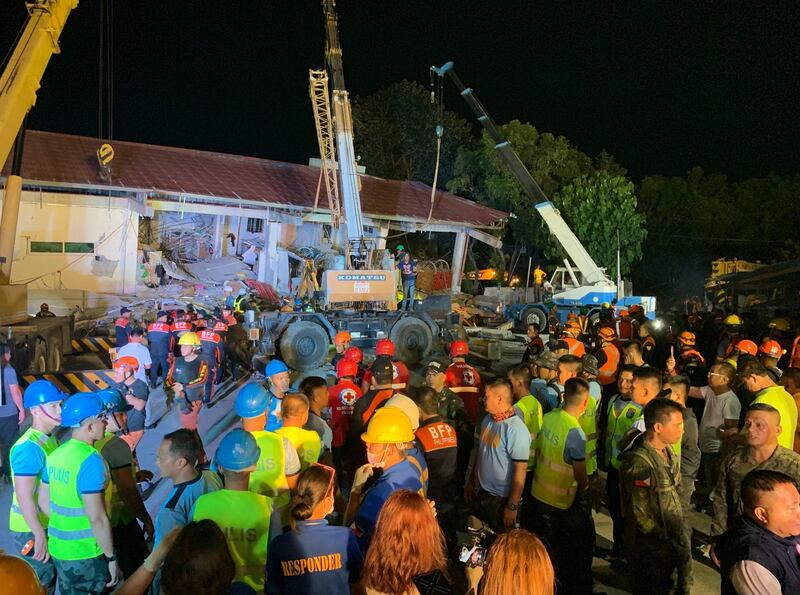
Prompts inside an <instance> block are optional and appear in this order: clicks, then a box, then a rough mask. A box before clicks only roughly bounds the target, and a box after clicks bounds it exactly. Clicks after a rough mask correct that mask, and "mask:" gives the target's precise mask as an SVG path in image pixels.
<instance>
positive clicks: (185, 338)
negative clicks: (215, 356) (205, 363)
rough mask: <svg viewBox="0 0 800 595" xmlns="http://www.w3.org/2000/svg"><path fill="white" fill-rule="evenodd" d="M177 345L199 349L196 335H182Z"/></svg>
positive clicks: (198, 339)
mask: <svg viewBox="0 0 800 595" xmlns="http://www.w3.org/2000/svg"><path fill="white" fill-rule="evenodd" d="M178 345H191V346H192V347H200V337H198V336H197V333H192V332H188V333H183V334H182V335H181V338H180V339H178Z"/></svg>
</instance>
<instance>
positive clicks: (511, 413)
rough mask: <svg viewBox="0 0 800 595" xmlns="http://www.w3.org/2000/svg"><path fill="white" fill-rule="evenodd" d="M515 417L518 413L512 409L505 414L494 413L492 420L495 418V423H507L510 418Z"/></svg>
mask: <svg viewBox="0 0 800 595" xmlns="http://www.w3.org/2000/svg"><path fill="white" fill-rule="evenodd" d="M514 415H516V411H514V408H513V407H512V408H511V409H509V410H508V411H506V412H504V413H493V414H492V418H494V421H498V422H499V421H505V420H507V419H508V418H509V417H513V416H514Z"/></svg>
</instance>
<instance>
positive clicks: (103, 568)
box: [55, 556, 110, 595]
mask: <svg viewBox="0 0 800 595" xmlns="http://www.w3.org/2000/svg"><path fill="white" fill-rule="evenodd" d="M55 563H56V570H57V571H58V590H59V592H60V593H69V594H70V595H72V594H74V593H93V594H96V595H100V594H101V593H103V592H104V591H105V589H106V583H108V581H109V579H110V577H109V575H108V562H106V559H105V558H104V557H103V556H97V557H96V558H89V559H88V560H55Z"/></svg>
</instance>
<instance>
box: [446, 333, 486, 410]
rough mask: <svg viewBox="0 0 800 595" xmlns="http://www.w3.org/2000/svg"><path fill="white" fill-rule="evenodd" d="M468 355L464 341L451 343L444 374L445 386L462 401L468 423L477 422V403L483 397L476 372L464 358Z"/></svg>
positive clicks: (479, 376)
mask: <svg viewBox="0 0 800 595" xmlns="http://www.w3.org/2000/svg"><path fill="white" fill-rule="evenodd" d="M468 354H469V345H467V342H466V341H453V342H452V343H450V361H451V362H452V363H451V364H450V366H449V367H448V368H447V371H446V372H445V376H446V379H445V381H446V383H447V386H448V387H449V388H450V390H452V391H453V392H454V393H456V394H457V395H458V396H459V397H461V399H462V400H463V401H464V408H465V409H466V410H467V414H468V415H469V420H470V422H471V423H472V424H473V425H474V424H475V423H477V422H478V402H479V401H480V399H481V397H482V396H483V383H482V382H481V375H480V374H478V371H477V370H476V369H475V368H473V367H472V366H470V365H469V364H468V363H467V361H466V359H465V358H466V357H467V355H468Z"/></svg>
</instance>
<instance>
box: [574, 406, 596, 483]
mask: <svg viewBox="0 0 800 595" xmlns="http://www.w3.org/2000/svg"><path fill="white" fill-rule="evenodd" d="M578 423H579V424H580V425H581V429H582V430H583V433H584V434H586V473H587V475H592V474H593V473H594V472H595V471H597V399H595V398H594V397H593V396H592V395H591V394H590V395H589V404H588V405H587V406H586V411H584V412H583V415H581V416H580V418H579V419H578Z"/></svg>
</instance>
